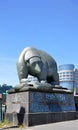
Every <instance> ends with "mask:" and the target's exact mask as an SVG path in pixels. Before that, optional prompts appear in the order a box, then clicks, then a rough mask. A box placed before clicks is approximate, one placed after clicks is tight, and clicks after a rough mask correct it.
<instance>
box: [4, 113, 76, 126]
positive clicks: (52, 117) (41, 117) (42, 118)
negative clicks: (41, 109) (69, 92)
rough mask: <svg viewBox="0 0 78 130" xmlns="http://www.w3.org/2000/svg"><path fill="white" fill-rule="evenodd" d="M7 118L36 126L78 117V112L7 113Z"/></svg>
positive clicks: (15, 123) (18, 123) (12, 121)
mask: <svg viewBox="0 0 78 130" xmlns="http://www.w3.org/2000/svg"><path fill="white" fill-rule="evenodd" d="M5 119H6V120H8V121H10V122H11V123H12V124H13V125H15V126H18V125H22V124H23V125H26V126H34V125H41V124H48V123H56V122H62V121H69V120H76V119H78V112H58V113H34V114H32V113H31V114H17V113H13V114H11V113H6V114H5Z"/></svg>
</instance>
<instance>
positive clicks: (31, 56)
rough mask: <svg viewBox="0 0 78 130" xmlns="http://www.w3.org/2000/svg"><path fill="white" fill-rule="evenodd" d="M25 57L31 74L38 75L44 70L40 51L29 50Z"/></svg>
mask: <svg viewBox="0 0 78 130" xmlns="http://www.w3.org/2000/svg"><path fill="white" fill-rule="evenodd" d="M24 58H25V62H26V65H27V68H28V72H29V74H31V75H33V76H38V75H39V74H40V73H41V70H42V60H41V57H40V55H39V54H38V52H36V51H35V52H34V51H31V52H30V51H28V52H27V53H26V54H25V57H24Z"/></svg>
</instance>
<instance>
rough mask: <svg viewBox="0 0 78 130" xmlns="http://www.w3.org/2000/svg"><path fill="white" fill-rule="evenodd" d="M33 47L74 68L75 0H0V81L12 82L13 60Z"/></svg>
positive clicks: (77, 51)
mask: <svg viewBox="0 0 78 130" xmlns="http://www.w3.org/2000/svg"><path fill="white" fill-rule="evenodd" d="M27 46H33V47H36V48H38V49H41V50H44V51H46V52H48V53H49V54H50V55H51V56H52V57H54V59H55V60H56V62H57V65H60V64H74V65H75V66H76V68H78V0H0V61H1V63H0V84H3V83H7V84H11V85H13V86H14V85H16V84H17V83H18V82H19V81H18V76H17V70H16V61H17V58H18V56H19V54H20V52H21V51H22V50H23V49H24V48H25V47H27Z"/></svg>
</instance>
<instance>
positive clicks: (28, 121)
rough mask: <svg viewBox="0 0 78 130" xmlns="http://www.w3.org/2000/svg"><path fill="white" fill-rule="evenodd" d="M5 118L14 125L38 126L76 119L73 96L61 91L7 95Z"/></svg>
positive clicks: (33, 91) (22, 92) (30, 90)
mask: <svg viewBox="0 0 78 130" xmlns="http://www.w3.org/2000/svg"><path fill="white" fill-rule="evenodd" d="M6 103H7V111H6V115H5V118H6V119H7V120H8V121H11V122H13V124H14V125H21V124H24V125H27V126H33V125H39V124H46V123H52V122H58V121H64V120H72V119H77V118H78V116H77V113H76V111H75V103H74V96H73V94H72V93H71V92H68V91H66V90H61V89H53V90H52V91H40V90H37V89H28V90H25V91H21V92H12V93H8V95H7V100H6Z"/></svg>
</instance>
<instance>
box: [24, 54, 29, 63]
mask: <svg viewBox="0 0 78 130" xmlns="http://www.w3.org/2000/svg"><path fill="white" fill-rule="evenodd" d="M24 61H25V62H29V56H28V55H27V54H25V55H24Z"/></svg>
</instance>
